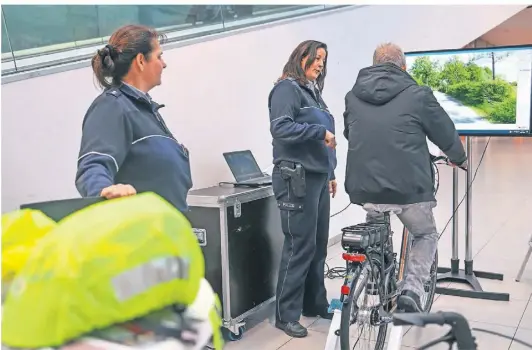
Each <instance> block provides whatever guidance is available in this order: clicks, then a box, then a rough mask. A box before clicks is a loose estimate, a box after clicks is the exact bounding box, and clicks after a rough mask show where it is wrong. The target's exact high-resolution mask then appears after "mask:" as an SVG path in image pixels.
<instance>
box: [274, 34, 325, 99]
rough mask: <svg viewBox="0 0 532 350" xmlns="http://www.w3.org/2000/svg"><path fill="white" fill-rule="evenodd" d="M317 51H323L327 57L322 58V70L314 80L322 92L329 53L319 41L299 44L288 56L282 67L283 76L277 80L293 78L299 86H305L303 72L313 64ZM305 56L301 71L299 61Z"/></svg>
mask: <svg viewBox="0 0 532 350" xmlns="http://www.w3.org/2000/svg"><path fill="white" fill-rule="evenodd" d="M318 49H324V50H325V53H326V54H327V57H324V62H323V70H322V71H321V74H320V75H319V76H318V79H317V80H316V85H317V86H318V90H319V91H320V92H322V91H323V87H324V85H325V76H326V75H327V59H328V58H329V57H328V56H329V53H328V51H327V45H326V44H325V43H322V42H320V41H316V40H307V41H303V42H302V43H301V44H299V45H298V46H297V47H296V48H295V50H294V51H293V52H292V54H291V55H290V58H289V59H288V62H286V64H285V65H284V68H283V75H282V76H281V77H280V78H279V80H281V79H286V78H293V79H295V80H296V81H297V82H299V83H300V84H302V85H306V84H307V82H308V79H307V77H306V75H305V71H306V70H307V69H308V68H309V67H310V66H311V65H312V63H314V60H316V56H317V53H318ZM307 56H308V58H307V61H306V62H305V69H304V70H303V68H302V67H301V61H302V60H303V58H305V57H307Z"/></svg>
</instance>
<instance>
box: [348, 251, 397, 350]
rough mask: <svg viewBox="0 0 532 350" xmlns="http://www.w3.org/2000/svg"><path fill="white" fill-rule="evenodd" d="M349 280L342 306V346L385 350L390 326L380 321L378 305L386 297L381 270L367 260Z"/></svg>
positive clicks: (351, 349) (350, 348)
mask: <svg viewBox="0 0 532 350" xmlns="http://www.w3.org/2000/svg"><path fill="white" fill-rule="evenodd" d="M348 279H349V280H350V282H349V283H348V285H349V287H350V291H349V295H348V296H347V300H346V302H344V304H343V306H342V316H341V321H340V348H341V350H355V349H367V350H370V349H375V350H382V349H383V348H384V341H385V339H386V329H387V328H388V325H387V324H386V323H382V324H381V323H380V317H379V308H380V306H381V305H382V303H383V301H384V300H383V296H382V295H381V291H380V288H379V286H380V284H381V281H380V276H379V273H378V269H377V268H376V267H373V268H372V265H371V264H370V263H369V262H368V261H365V262H364V263H362V264H361V265H359V267H358V268H357V269H356V271H352V276H349V277H348Z"/></svg>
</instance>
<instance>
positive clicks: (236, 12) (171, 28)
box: [2, 5, 324, 73]
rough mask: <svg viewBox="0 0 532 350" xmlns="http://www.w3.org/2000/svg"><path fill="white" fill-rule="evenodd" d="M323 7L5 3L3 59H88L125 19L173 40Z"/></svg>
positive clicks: (25, 64) (33, 62) (20, 64)
mask: <svg viewBox="0 0 532 350" xmlns="http://www.w3.org/2000/svg"><path fill="white" fill-rule="evenodd" d="M323 9H324V6H298V5H293V6H292V5H257V6H253V5H4V6H2V11H3V14H4V19H5V24H3V26H4V28H3V29H4V30H3V31H2V61H3V62H6V61H7V60H9V59H10V58H9V57H8V56H12V55H8V54H10V51H11V50H13V55H14V57H15V60H16V63H17V70H18V71H24V70H29V69H36V68H40V67H44V66H51V65H56V64H59V63H66V62H70V61H77V60H82V59H86V58H89V57H91V56H92V55H93V54H94V52H95V51H96V49H97V48H99V47H100V46H101V45H102V44H103V43H104V42H106V41H107V40H108V38H109V36H110V35H111V34H112V33H113V31H115V30H116V29H117V28H118V27H120V26H122V25H124V24H144V25H147V26H150V27H154V28H157V29H158V30H159V31H161V32H164V33H165V34H166V36H167V38H168V40H169V41H176V40H183V39H185V38H191V37H197V36H201V35H207V34H212V33H215V32H219V31H222V30H224V28H225V29H228V28H235V27H243V26H248V25H253V24H256V23H263V22H269V21H273V20H275V19H279V18H286V17H293V16H297V15H300V14H305V13H309V12H315V11H320V10H323ZM224 22H225V26H224ZM6 27H7V29H8V30H9V31H7V30H5V29H6ZM7 35H9V36H7ZM8 38H9V39H10V41H11V45H12V47H11V48H10V47H9V41H8V40H7V39H8ZM12 58H13V57H11V61H12ZM11 68H12V69H13V68H15V67H14V65H13V67H11ZM6 69H9V67H7V66H6V67H3V69H2V73H6V72H7V71H6Z"/></svg>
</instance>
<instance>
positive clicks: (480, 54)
mask: <svg viewBox="0 0 532 350" xmlns="http://www.w3.org/2000/svg"><path fill="white" fill-rule="evenodd" d="M405 56H406V64H407V71H408V73H409V74H410V75H411V76H412V77H413V78H414V79H415V80H416V81H417V82H418V84H420V85H426V86H429V87H430V88H431V89H432V90H433V92H434V96H435V97H436V99H437V100H438V102H439V103H440V105H441V106H442V107H443V109H444V110H445V111H446V112H447V114H449V116H450V117H451V119H452V120H453V122H454V123H455V126H456V129H457V130H458V133H459V134H460V135H466V136H467V135H470V136H504V135H506V136H523V135H527V134H528V135H530V133H531V127H530V124H531V118H532V116H531V114H532V113H531V109H532V108H531V102H530V101H531V98H532V46H515V47H500V48H483V49H463V50H447V51H425V52H408V53H405Z"/></svg>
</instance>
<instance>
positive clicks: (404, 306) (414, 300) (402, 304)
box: [397, 290, 423, 313]
mask: <svg viewBox="0 0 532 350" xmlns="http://www.w3.org/2000/svg"><path fill="white" fill-rule="evenodd" d="M397 308H398V309H400V310H403V311H404V312H408V313H415V312H423V308H422V307H421V300H419V296H418V295H417V294H416V293H414V292H412V291H410V290H405V291H403V292H402V293H401V295H400V296H399V299H398V300H397Z"/></svg>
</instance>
